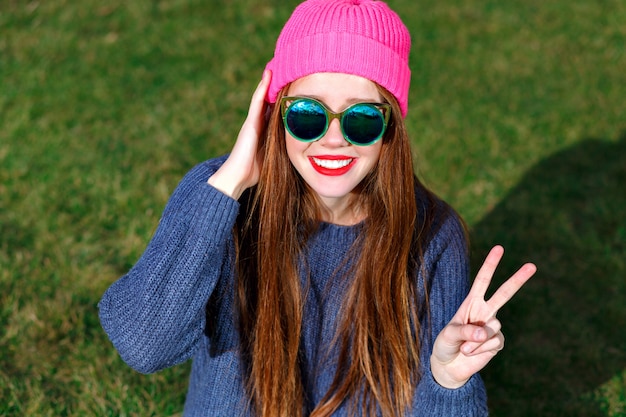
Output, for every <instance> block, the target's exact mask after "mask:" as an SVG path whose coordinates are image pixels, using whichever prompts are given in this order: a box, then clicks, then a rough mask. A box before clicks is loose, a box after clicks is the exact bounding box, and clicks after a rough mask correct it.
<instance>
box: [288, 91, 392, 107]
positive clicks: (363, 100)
mask: <svg viewBox="0 0 626 417" xmlns="http://www.w3.org/2000/svg"><path fill="white" fill-rule="evenodd" d="M289 95H290V96H296V97H306V98H312V99H315V100H317V101H320V102H322V103H324V105H325V106H326V107H329V108H330V106H329V105H328V103H326V101H325V100H323V99H322V98H321V97H320V96H317V95H315V94H289ZM384 102H385V101H384V99H383V100H374V99H366V98H362V97H360V98H359V97H349V98H347V99H346V100H344V105H345V107H344V109H346V108H348V107H350V106H351V105H353V104H356V103H384Z"/></svg>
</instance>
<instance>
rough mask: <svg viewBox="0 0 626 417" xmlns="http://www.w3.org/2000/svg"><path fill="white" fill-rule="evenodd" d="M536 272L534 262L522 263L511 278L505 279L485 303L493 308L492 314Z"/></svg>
mask: <svg viewBox="0 0 626 417" xmlns="http://www.w3.org/2000/svg"><path fill="white" fill-rule="evenodd" d="M535 272H537V267H536V266H535V264H532V263H527V264H524V265H523V266H522V267H521V268H520V269H518V270H517V272H516V273H514V274H513V275H512V276H511V278H509V279H508V280H506V282H505V283H504V284H502V285H501V286H500V288H498V290H497V291H496V292H495V293H494V294H493V295H492V296H491V298H490V299H489V301H487V304H488V305H489V306H490V307H491V308H492V309H493V312H494V314H495V313H496V312H497V311H498V310H500V308H502V306H503V305H505V304H506V303H507V302H508V301H509V300H510V299H511V298H513V296H514V295H515V293H517V291H519V289H520V288H522V286H523V285H524V284H525V283H526V281H528V280H529V279H530V277H532V276H533V275H534V274H535Z"/></svg>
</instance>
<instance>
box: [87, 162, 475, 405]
mask: <svg viewBox="0 0 626 417" xmlns="http://www.w3.org/2000/svg"><path fill="white" fill-rule="evenodd" d="M223 161H224V157H222V158H218V159H214V160H210V161H207V162H205V163H202V164H200V165H198V166H196V167H195V168H194V169H192V170H191V171H190V172H189V173H188V174H187V175H186V176H185V178H184V179H183V180H182V181H181V183H180V184H179V186H178V187H177V188H176V190H175V192H174V193H173V194H172V196H171V198H170V201H169V202H168V204H167V206H166V208H165V211H164V213H163V217H162V219H161V221H160V223H159V226H158V228H157V230H156V232H155V235H154V236H153V238H152V240H151V241H150V243H149V245H148V247H147V248H146V251H145V253H144V254H143V255H142V257H141V258H140V259H139V261H138V262H137V264H136V265H135V266H134V267H133V268H132V269H131V270H130V271H129V272H128V274H127V275H125V276H123V277H122V278H120V279H119V280H118V281H116V282H115V283H114V284H113V285H111V287H110V288H109V289H108V290H107V291H106V293H105V294H104V296H103V298H102V300H101V301H100V303H99V308H100V320H101V322H102V326H103V327H104V329H105V331H106V332H107V333H108V335H109V338H110V339H111V341H112V342H113V345H114V346H115V347H116V348H117V350H118V351H119V353H120V355H121V357H122V358H123V359H124V361H125V362H126V363H128V365H130V366H131V367H133V368H134V369H136V370H137V371H139V372H143V373H151V372H156V371H158V370H160V369H164V368H167V367H170V366H174V365H176V364H180V363H182V362H185V361H187V360H188V359H193V364H192V371H191V376H190V381H189V390H188V393H187V399H186V402H185V409H184V415H185V416H188V417H191V416H248V415H250V411H249V401H248V399H247V396H246V393H245V389H244V381H245V379H244V376H243V365H242V360H241V358H240V353H239V349H238V344H239V335H238V330H237V322H236V319H235V313H234V311H235V308H234V286H235V284H234V281H235V272H234V271H235V267H234V264H233V258H232V256H231V255H232V253H233V251H234V243H233V236H232V231H233V226H234V223H235V220H236V218H237V215H238V213H239V203H238V202H237V201H236V200H234V199H232V198H230V197H228V196H226V195H225V194H223V193H221V192H219V191H218V190H216V189H215V188H213V187H211V186H210V185H208V184H207V179H208V178H209V177H210V176H211V175H212V174H213V173H214V172H215V171H216V170H217V168H218V167H219V166H220V165H221V164H222V163H223ZM418 198H419V196H418ZM361 227H362V226H361V225H355V226H338V225H334V224H327V223H323V224H321V226H320V227H319V229H318V230H317V232H316V233H315V234H314V235H313V236H312V237H311V238H310V241H309V242H308V245H307V248H308V249H307V250H308V252H307V254H306V255H307V259H308V265H309V270H310V271H309V276H308V277H307V285H308V291H307V293H306V294H307V296H306V297H307V298H306V301H305V312H304V318H303V336H302V351H303V355H302V356H303V364H302V369H303V372H302V378H303V381H302V382H303V387H304V390H305V394H306V397H307V404H306V407H307V409H308V410H309V411H310V410H312V409H313V407H314V405H315V404H316V403H317V402H319V401H320V400H321V398H322V397H323V396H324V394H325V393H326V391H327V389H328V387H329V386H330V383H331V381H332V379H333V376H334V373H335V369H336V368H335V366H336V364H335V362H334V358H333V357H328V355H325V354H324V353H325V352H328V351H329V350H328V346H329V345H330V342H331V339H332V338H333V336H334V331H335V328H336V326H337V324H338V322H339V320H340V319H339V317H338V311H339V309H340V306H341V297H342V292H343V290H345V288H344V286H343V285H342V284H341V282H338V281H340V280H332V279H330V278H331V277H332V276H337V275H334V273H335V272H336V271H337V269H338V268H347V267H349V265H343V264H342V261H343V260H344V258H345V256H346V254H347V251H348V249H349V248H350V246H351V244H352V243H353V242H354V240H355V239H356V237H357V235H358V233H359V229H360V228H361ZM465 245H466V243H465V238H464V234H463V231H462V227H461V225H460V224H459V221H458V220H457V219H456V217H454V216H448V218H447V219H446V220H445V221H444V222H443V223H442V224H441V225H440V228H439V230H438V233H437V235H436V236H435V237H434V238H433V239H432V241H431V242H430V244H429V246H428V248H427V251H426V253H425V262H426V269H427V271H428V273H429V274H430V276H431V279H432V288H430V293H429V299H430V308H431V311H430V316H431V325H432V331H431V332H425V336H424V340H423V342H422V352H421V359H422V364H423V369H422V377H421V379H420V382H419V384H418V386H417V388H416V390H415V398H414V401H413V408H412V410H411V415H413V416H445V417H451V416H484V415H487V405H486V393H485V388H484V385H483V383H482V381H481V379H480V377H479V376H478V375H475V376H474V377H472V378H471V379H470V380H469V381H468V382H467V383H466V384H465V385H464V386H463V387H461V388H458V389H455V390H449V389H445V388H443V387H441V386H439V385H438V384H437V383H436V382H435V381H434V379H433V377H432V374H431V372H430V366H429V358H430V354H431V349H432V345H433V342H434V338H435V337H436V336H437V334H439V331H440V330H441V329H442V328H443V327H444V326H445V325H446V324H447V323H448V321H449V320H450V319H451V317H452V316H453V315H454V313H455V312H456V309H457V308H458V306H459V305H460V304H461V302H462V301H463V299H464V298H465V296H466V294H467V292H468V285H469V282H468V281H469V280H468V260H467V255H466V247H465ZM342 265H343V266H342ZM340 270H341V269H340ZM343 270H344V271H345V269H343ZM339 276H341V274H340V275H339ZM303 279H304V278H303ZM207 320H208V321H207ZM347 409H348V406H347V405H346V406H344V407H343V408H341V409H340V410H339V411H338V412H337V413H335V415H336V416H345V415H347Z"/></svg>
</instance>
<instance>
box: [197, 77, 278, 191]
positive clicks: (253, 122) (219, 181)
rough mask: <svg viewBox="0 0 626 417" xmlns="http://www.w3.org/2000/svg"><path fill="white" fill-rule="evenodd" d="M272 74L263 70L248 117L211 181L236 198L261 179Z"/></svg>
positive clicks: (210, 182) (213, 184)
mask: <svg viewBox="0 0 626 417" xmlns="http://www.w3.org/2000/svg"><path fill="white" fill-rule="evenodd" d="M271 77H272V74H271V72H270V71H265V72H264V73H263V79H262V80H261V82H260V83H259V85H258V86H257V88H256V90H255V91H254V94H253V95H252V100H251V101H250V108H249V109H248V116H247V117H246V120H245V121H244V123H243V125H242V126H241V130H240V131H239V135H238V136H237V141H236V142H235V146H234V147H233V149H232V151H231V153H230V155H229V157H228V159H227V160H226V161H225V162H224V164H223V165H222V166H221V167H220V169H218V170H217V172H215V174H213V175H212V176H211V178H209V180H208V183H209V184H211V185H212V186H214V187H215V188H217V189H218V190H220V191H222V192H223V193H225V194H227V195H229V196H231V197H233V198H234V199H238V198H239V197H240V196H241V193H243V192H244V191H245V190H246V189H247V188H249V187H252V186H253V185H255V184H256V183H257V182H258V181H259V173H260V172H261V161H262V159H263V154H262V153H263V150H262V149H261V147H259V138H260V136H261V134H262V133H263V129H264V127H265V110H266V103H265V95H266V94H267V89H268V88H269V85H270V80H271Z"/></svg>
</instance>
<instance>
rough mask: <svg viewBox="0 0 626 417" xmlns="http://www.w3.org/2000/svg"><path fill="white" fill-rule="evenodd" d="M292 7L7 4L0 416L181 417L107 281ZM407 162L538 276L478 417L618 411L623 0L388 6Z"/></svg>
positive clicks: (517, 304) (183, 370)
mask: <svg viewBox="0 0 626 417" xmlns="http://www.w3.org/2000/svg"><path fill="white" fill-rule="evenodd" d="M296 3H297V2H295V1H293V0H288V1H285V0H282V1H277V0H272V1H256V2H255V1H251V0H231V1H200V0H163V1H157V0H153V1H148V0H128V1H125V2H123V1H119V0H111V1H107V2H98V1H95V0H81V1H78V0H74V1H69V0H49V1H31V2H29V1H20V0H2V1H0V415H3V416H40V415H41V416H47V415H49V416H69V415H97V416H135V415H137V416H146V415H176V414H177V413H180V411H181V409H182V403H183V401H184V395H185V389H186V384H187V381H186V378H187V372H188V365H185V366H180V367H177V368H174V369H171V370H167V371H164V372H161V373H159V374H156V375H150V376H144V375H139V374H137V373H135V372H133V371H132V370H130V369H129V368H128V367H126V366H125V365H124V364H123V363H122V362H121V360H120V359H119V358H118V356H117V354H116V352H115V351H114V349H113V347H112V346H111V344H110V342H109V341H108V340H107V338H106V336H105V335H104V333H103V331H102V330H101V328H100V325H99V322H98V318H97V308H96V304H97V302H98V300H99V298H100V296H101V294H102V292H103V291H104V290H105V289H106V288H107V287H108V286H109V285H110V284H111V283H112V282H113V281H114V280H115V279H116V278H118V277H119V276H120V275H121V274H123V273H124V272H126V271H127V270H128V268H129V267H130V266H131V265H132V264H133V263H134V262H135V261H136V260H137V258H138V257H139V256H140V255H141V253H142V251H143V249H144V247H145V245H146V243H147V241H148V239H149V238H150V236H151V234H152V232H153V231H154V229H155V227H156V225H157V222H158V219H159V216H160V213H161V211H162V209H163V206H164V204H165V202H166V201H167V198H168V196H169V194H170V193H171V191H172V190H173V188H174V187H175V186H176V184H177V182H178V181H179V180H180V178H181V177H182V175H183V174H184V173H185V172H186V171H187V170H188V169H190V168H191V167H192V166H193V165H194V164H195V163H197V162H199V161H202V160H204V159H207V158H210V157H213V156H216V155H219V154H222V153H225V152H227V151H228V150H229V148H230V146H231V145H232V143H233V141H234V138H235V137H236V134H237V131H238V129H239V126H240V124H241V122H242V121H243V119H244V117H245V113H246V109H247V104H248V101H249V97H250V95H251V93H252V91H253V90H254V87H255V86H256V84H257V83H258V80H259V79H260V76H261V73H262V70H263V68H264V65H265V63H266V62H267V61H268V60H269V59H270V57H271V54H272V51H273V44H274V42H275V39H276V37H277V36H278V32H279V30H280V27H281V25H282V24H283V23H284V21H285V20H286V19H287V17H288V16H289V14H290V12H291V10H292V9H293V7H294V6H295V4H296ZM390 4H391V5H392V7H393V8H394V9H395V10H397V11H398V13H399V14H400V15H401V16H402V18H403V20H404V21H405V23H406V24H407V26H409V29H410V30H411V33H412V39H413V50H412V56H411V62H410V64H411V68H412V71H413V82H412V86H411V96H410V111H409V116H408V118H407V123H408V128H409V131H410V133H411V137H412V139H413V144H414V149H415V154H416V169H417V171H418V172H419V174H420V176H421V177H422V178H423V179H424V181H425V182H426V183H427V184H428V185H429V186H431V187H432V188H433V189H434V190H435V191H436V192H437V193H439V194H440V195H441V196H442V197H444V198H445V199H446V200H447V201H449V202H450V203H451V204H452V205H453V206H454V207H455V208H457V210H458V211H459V212H460V213H461V215H463V216H464V218H465V219H466V221H467V223H468V225H469V227H470V229H471V235H472V263H473V267H474V270H475V269H476V268H477V266H478V265H480V261H481V259H482V258H483V257H484V255H485V254H486V252H487V250H488V249H489V247H490V246H491V245H492V244H495V243H502V244H504V245H505V247H506V249H507V257H506V259H505V261H504V263H503V265H502V267H501V268H500V270H499V273H498V279H499V280H500V281H501V280H502V279H504V278H505V277H506V276H507V274H509V273H511V272H512V271H513V270H514V269H515V268H517V267H518V266H519V265H520V264H521V263H522V262H524V261H534V262H536V263H537V264H538V266H539V273H538V274H537V276H536V277H535V278H533V280H532V281H531V282H530V283H529V284H528V285H527V286H526V287H525V288H524V289H523V290H522V292H521V293H520V294H518V296H516V297H515V298H514V299H513V300H512V301H511V302H510V303H509V304H507V306H506V307H505V308H504V309H503V310H502V312H501V315H500V318H501V319H502V321H503V323H504V332H505V335H506V336H507V346H506V349H505V350H504V351H503V352H502V353H501V354H500V355H499V356H498V357H497V358H496V359H494V361H493V362H492V363H491V364H490V365H489V366H488V367H487V368H486V370H485V371H484V372H483V377H484V379H485V381H486V384H487V387H488V390H489V398H490V409H491V413H492V415H494V416H576V415H579V416H623V415H626V331H625V330H624V327H625V325H626V289H625V287H626V265H625V262H626V261H625V259H626V210H625V209H624V207H625V206H626V186H625V184H626V106H625V104H624V100H625V97H626V51H625V50H626V46H625V45H626V23H624V22H626V3H625V2H623V1H620V0H606V1H572V0H569V1H565V0H553V1H549V2H544V1H537V0H529V1H521V0H513V1H509V2H498V1H490V0H485V1H476V0H465V1H461V0H444V1H433V0H424V1H420V2H415V1H414V0H390Z"/></svg>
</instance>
